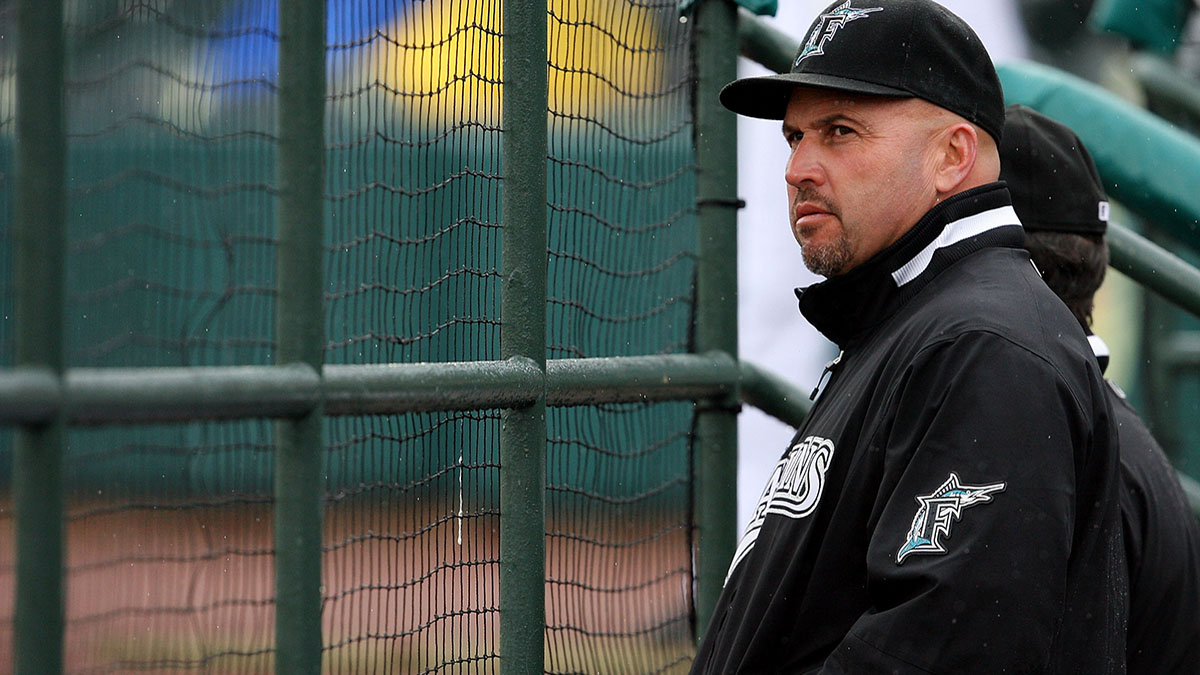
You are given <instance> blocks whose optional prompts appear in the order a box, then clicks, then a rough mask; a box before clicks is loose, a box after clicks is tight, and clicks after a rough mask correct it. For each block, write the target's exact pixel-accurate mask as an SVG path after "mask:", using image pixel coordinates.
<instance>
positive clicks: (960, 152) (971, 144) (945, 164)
mask: <svg viewBox="0 0 1200 675" xmlns="http://www.w3.org/2000/svg"><path fill="white" fill-rule="evenodd" d="M978 156H979V133H978V132H977V131H975V127H973V126H971V125H970V124H966V123H960V124H955V125H954V126H953V127H951V128H949V129H947V130H946V131H945V132H944V133H943V135H942V136H941V139H940V143H939V145H938V147H937V159H938V161H937V166H936V168H935V170H934V175H933V185H934V188H936V189H937V191H938V193H939V194H953V193H956V192H959V191H961V190H962V189H963V188H964V186H963V182H964V181H966V180H967V178H968V177H969V176H970V175H971V172H972V170H973V169H974V168H975V162H976V160H977V159H978Z"/></svg>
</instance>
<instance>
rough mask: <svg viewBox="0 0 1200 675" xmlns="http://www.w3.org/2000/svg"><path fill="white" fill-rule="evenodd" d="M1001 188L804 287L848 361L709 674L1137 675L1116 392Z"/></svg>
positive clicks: (749, 555)
mask: <svg viewBox="0 0 1200 675" xmlns="http://www.w3.org/2000/svg"><path fill="white" fill-rule="evenodd" d="M1022 242H1023V233H1022V230H1021V227H1020V224H1019V221H1018V220H1017V217H1016V214H1015V213H1014V212H1013V210H1012V208H1011V207H1010V206H1009V197H1008V191H1007V190H1006V189H1005V188H1004V187H1003V184H1000V183H995V184H991V185H987V186H983V187H980V188H976V189H974V190H970V191H968V192H965V193H963V194H960V195H957V196H955V197H953V198H951V199H949V200H947V201H945V202H942V203H941V204H939V205H938V206H936V207H934V208H933V209H932V210H930V212H929V213H928V214H926V215H925V217H924V218H922V219H921V221H920V222H918V223H917V224H916V225H915V226H914V227H913V228H912V230H910V231H909V232H908V233H907V234H905V235H904V236H903V237H901V239H900V240H899V241H897V242H896V243H895V244H893V245H892V246H890V247H888V248H887V249H886V250H884V251H882V252H880V253H879V254H878V255H876V256H875V257H874V258H872V259H871V260H870V261H868V262H867V263H865V264H863V265H861V266H860V267H858V268H856V269H854V270H852V271H851V272H849V273H847V274H845V275H842V276H839V277H834V278H831V279H829V280H827V281H824V282H822V283H819V284H816V285H814V286H812V287H810V288H808V289H807V290H804V291H802V292H799V293H798V295H799V296H800V309H801V311H802V312H803V313H804V315H805V317H806V318H808V320H809V321H810V322H811V323H812V324H813V325H814V326H816V327H817V328H818V329H819V330H820V331H821V332H822V333H824V334H825V335H826V336H827V337H829V338H830V339H831V340H833V341H834V342H835V343H837V344H838V346H840V347H841V348H842V350H843V352H842V354H841V356H840V357H839V361H838V363H837V364H836V365H834V366H832V374H831V376H830V378H829V380H828V382H827V384H826V385H825V389H824V391H823V392H822V393H821V396H820V398H819V399H818V400H817V402H816V405H815V406H814V408H813V410H812V412H811V413H810V414H809V416H808V418H807V419H806V420H805V422H804V424H803V426H802V427H801V428H800V430H799V431H798V433H797V434H796V437H795V439H794V441H793V443H792V446H791V448H789V449H788V451H787V452H786V453H785V454H784V456H783V458H782V459H781V460H780V463H779V465H778V466H777V467H776V469H775V472H774V473H773V474H772V476H771V479H770V480H769V481H768V485H767V487H766V489H765V490H764V492H763V496H762V497H761V498H760V501H759V505H758V508H757V510H756V513H755V517H754V518H753V519H752V521H751V523H750V525H749V526H748V528H747V531H746V533H745V534H744V535H743V538H742V541H741V543H740V544H739V546H738V549H737V553H736V555H735V558H734V562H733V564H732V566H731V568H730V575H729V577H728V579H727V580H726V584H725V589H724V591H723V593H722V595H721V597H720V599H719V601H718V603H717V607H716V610H715V611H714V614H713V616H712V619H711V621H710V623H709V629H708V631H707V633H706V634H705V636H704V639H703V641H702V642H701V645H700V650H699V653H698V654H697V658H696V660H695V662H694V665H693V668H692V672H693V673H795V672H816V671H820V672H825V673H853V674H855V675H857V674H860V673H941V674H945V675H951V674H956V673H1026V672H1036V673H1059V672H1071V673H1086V674H1087V675H1097V674H1099V673H1113V672H1123V671H1124V666H1123V664H1124V650H1125V601H1126V598H1125V590H1126V583H1127V582H1126V577H1125V568H1124V563H1123V560H1122V550H1121V546H1122V541H1121V535H1120V522H1119V518H1118V513H1117V499H1116V494H1117V488H1116V480H1117V455H1116V447H1115V442H1114V437H1113V434H1114V433H1115V432H1114V431H1113V428H1112V424H1111V420H1110V411H1109V406H1108V403H1107V400H1106V398H1105V392H1104V389H1105V385H1104V383H1103V380H1102V377H1101V373H1100V370H1099V367H1098V365H1097V362H1096V360H1095V358H1094V357H1093V356H1092V354H1091V350H1090V349H1089V348H1088V345H1087V342H1086V340H1085V336H1084V334H1083V332H1082V330H1081V329H1080V327H1079V324H1078V323H1076V321H1075V319H1074V318H1073V317H1072V316H1071V314H1070V313H1069V312H1068V311H1067V309H1066V308H1065V307H1064V306H1063V305H1062V303H1061V302H1060V301H1059V300H1058V298H1056V297H1055V296H1054V295H1053V293H1051V292H1050V290H1049V289H1048V288H1047V287H1046V285H1045V284H1044V283H1042V281H1041V279H1040V278H1039V277H1038V274H1037V272H1036V270H1035V269H1034V268H1033V266H1032V264H1030V261H1029V256H1028V255H1027V254H1026V252H1025V251H1024V250H1023V249H1022V248H1021V246H1022Z"/></svg>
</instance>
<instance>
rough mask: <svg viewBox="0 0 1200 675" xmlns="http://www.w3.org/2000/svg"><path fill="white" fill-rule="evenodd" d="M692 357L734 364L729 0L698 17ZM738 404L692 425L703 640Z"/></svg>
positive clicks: (733, 507) (725, 512)
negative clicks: (724, 100) (722, 96)
mask: <svg viewBox="0 0 1200 675" xmlns="http://www.w3.org/2000/svg"><path fill="white" fill-rule="evenodd" d="M695 31H696V33H695V38H694V42H693V49H694V50H695V56H694V58H695V64H696V92H695V101H696V104H695V105H696V132H695V133H696V167H697V168H696V173H697V175H696V184H697V186H696V188H697V189H696V191H697V194H696V198H697V211H698V215H699V228H700V251H699V260H698V261H697V270H696V345H695V347H696V351H697V352H700V353H703V352H707V351H713V350H719V351H722V352H725V353H727V354H729V355H730V356H732V357H734V358H736V357H737V349H738V346H737V206H738V199H737V120H736V118H735V117H734V115H733V113H731V112H729V111H727V110H725V109H724V108H723V107H722V106H721V104H720V101H718V100H717V92H719V91H720V89H721V87H722V86H724V85H725V83H727V82H729V81H730V80H732V79H734V78H735V77H737V56H738V43H737V12H736V8H735V5H734V4H733V3H732V2H728V1H727V0H704V1H703V2H701V3H699V6H698V7H697V9H696V28H695ZM737 397H738V394H737V393H736V392H734V393H733V394H731V395H730V396H729V397H728V398H726V399H725V401H724V402H725V403H726V404H725V405H722V404H721V403H722V402H721V401H717V402H716V404H715V405H710V406H708V407H706V408H704V409H701V410H700V411H699V413H698V415H697V421H696V459H697V461H696V484H695V491H696V492H695V494H696V498H695V501H696V516H695V517H696V534H697V551H696V559H697V570H696V577H697V580H696V588H697V597H696V618H697V626H696V631H697V637H699V636H700V635H703V634H704V628H705V627H706V626H707V625H708V620H709V617H710V616H711V615H712V611H713V607H714V606H715V605H716V602H717V598H718V597H719V596H720V594H721V586H722V584H723V583H724V580H725V572H726V570H727V567H728V565H729V561H730V560H731V559H732V558H733V552H734V549H735V548H736V545H737V407H736V406H737Z"/></svg>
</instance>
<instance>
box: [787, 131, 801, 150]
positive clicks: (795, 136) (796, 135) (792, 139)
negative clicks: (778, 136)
mask: <svg viewBox="0 0 1200 675" xmlns="http://www.w3.org/2000/svg"><path fill="white" fill-rule="evenodd" d="M784 138H785V139H787V144H788V145H789V146H791V147H793V148H794V147H796V145H797V144H798V143H799V142H800V140H801V139H802V138H804V132H803V131H793V132H792V133H790V134H787V135H785V136H784Z"/></svg>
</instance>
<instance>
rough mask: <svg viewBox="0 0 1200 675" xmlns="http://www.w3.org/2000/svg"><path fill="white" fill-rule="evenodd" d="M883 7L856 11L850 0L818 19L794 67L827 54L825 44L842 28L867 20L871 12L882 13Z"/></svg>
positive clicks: (793, 64) (797, 56)
mask: <svg viewBox="0 0 1200 675" xmlns="http://www.w3.org/2000/svg"><path fill="white" fill-rule="evenodd" d="M882 11H883V8H882V7H871V8H870V9H855V8H854V7H851V6H850V0H846V2H843V3H842V4H841V5H838V6H837V7H836V8H834V10H833V11H832V12H826V13H825V14H822V15H821V16H819V17H817V21H816V23H814V24H813V29H812V32H811V33H809V34H808V40H806V41H805V42H804V46H803V47H802V48H801V49H800V53H799V54H797V55H796V60H795V61H794V62H793V63H792V66H793V67H795V66H798V65H800V62H801V61H803V60H804V59H807V58H808V57H810V56H820V55H822V54H824V53H825V43H826V42H829V41H830V40H832V39H833V36H834V35H837V32H838V30H839V29H841V27H842V26H845V25H846V24H848V23H850V22H851V21H854V20H855V19H865V18H866V17H868V16H870V14H871V12H882Z"/></svg>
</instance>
